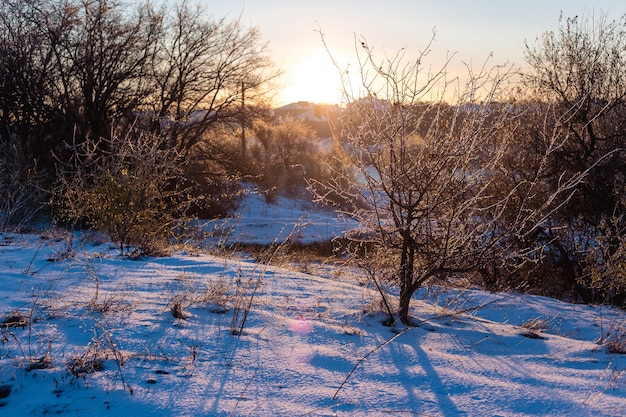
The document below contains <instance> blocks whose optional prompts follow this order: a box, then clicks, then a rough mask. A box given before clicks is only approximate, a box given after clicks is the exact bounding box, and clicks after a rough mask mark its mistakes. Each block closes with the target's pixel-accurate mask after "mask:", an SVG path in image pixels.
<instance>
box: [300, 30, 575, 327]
mask: <svg viewBox="0 0 626 417" xmlns="http://www.w3.org/2000/svg"><path fill="white" fill-rule="evenodd" d="M358 45H360V50H361V51H362V52H361V54H359V56H358V57H359V63H360V68H359V69H360V74H361V80H360V81H361V85H362V86H363V89H364V94H362V95H360V96H355V95H354V94H352V92H351V89H350V85H349V83H348V82H347V81H346V82H345V83H344V96H345V99H346V108H345V111H344V112H343V115H342V118H341V121H340V129H339V133H338V135H337V137H336V138H335V139H336V140H337V141H338V142H340V143H341V144H342V146H341V147H338V148H337V150H338V151H339V155H338V159H340V161H341V162H340V163H334V164H330V167H329V169H334V175H333V179H332V181H330V182H326V183H322V182H319V181H314V182H312V186H313V189H314V190H315V192H316V195H317V196H318V198H319V199H320V200H322V201H329V200H332V201H340V202H341V204H342V207H343V210H344V211H345V213H346V214H347V215H349V216H352V217H353V218H355V219H356V220H357V221H358V223H359V224H360V225H361V229H360V230H359V231H358V232H357V233H353V234H352V235H350V236H348V239H349V240H351V241H352V243H353V244H354V243H356V244H357V246H358V247H359V252H357V253H356V255H357V256H361V257H362V258H367V257H368V251H369V250H370V248H375V249H376V252H377V258H380V251H381V250H384V251H386V253H387V255H386V258H387V259H395V260H396V263H395V265H396V268H395V269H396V271H395V272H394V278H395V279H393V280H394V281H396V282H397V283H398V286H399V290H400V291H399V305H398V312H397V316H398V319H399V320H400V321H401V322H402V323H404V324H407V325H408V324H410V323H411V319H410V317H409V307H410V301H411V298H412V296H413V294H414V293H415V292H416V291H417V290H418V289H419V288H421V287H422V286H423V285H425V284H427V283H429V282H433V281H435V280H438V279H446V278H450V277H454V276H460V275H467V274H478V273H479V272H480V271H481V270H483V269H485V268H486V267H487V266H489V267H492V266H493V265H497V267H500V266H502V265H503V264H505V263H509V262H510V263H513V264H516V265H519V264H521V263H523V262H524V261H526V260H529V259H532V256H530V254H529V253H527V252H520V251H518V250H517V248H516V247H515V245H513V244H512V243H513V242H514V241H515V240H516V239H519V238H520V237H523V236H525V235H527V234H528V233H531V232H532V230H534V229H536V228H537V226H538V225H539V224H541V222H542V221H543V220H544V219H545V218H544V214H545V213H546V212H547V211H548V210H551V209H554V208H555V203H556V202H557V200H556V199H555V198H553V196H552V194H551V195H550V196H548V197H547V199H546V200H545V201H544V202H543V203H542V204H539V205H538V206H531V205H528V204H526V203H525V201H526V200H527V199H528V198H529V197H532V196H533V195H534V194H535V193H536V191H537V189H538V187H539V184H538V183H536V182H535V181H534V180H528V179H524V180H522V181H520V182H514V181H508V180H507V175H509V172H508V171H506V169H505V168H504V166H503V161H504V160H505V158H504V157H505V155H507V152H509V151H510V149H511V144H512V143H514V140H515V138H516V130H517V128H518V127H519V126H518V122H517V116H518V114H517V113H516V108H515V107H514V106H509V105H506V104H503V103H502V102H500V101H499V99H500V98H501V93H503V91H506V90H505V87H506V85H507V84H506V81H507V80H508V78H509V77H510V76H511V75H512V70H511V68H510V67H497V66H496V67H493V68H488V67H487V66H485V67H483V68H482V69H481V70H480V71H478V72H473V71H472V70H471V68H468V74H467V78H466V79H465V80H464V82H463V83H461V80H458V79H456V80H449V79H448V78H447V63H446V64H444V65H443V66H442V68H441V69H440V70H439V71H436V72H425V71H424V70H423V67H422V62H423V60H424V58H425V57H426V53H421V54H420V55H418V57H417V58H416V59H414V60H412V61H408V63H407V61H406V60H405V59H404V58H405V57H404V52H400V53H398V54H397V55H395V56H392V57H391V58H385V59H383V60H381V61H380V62H379V61H377V60H376V58H375V56H374V54H373V51H372V49H371V48H370V47H369V46H368V45H367V44H366V43H365V42H364V41H363V42H359V43H358ZM429 47H430V46H429ZM428 49H429V48H426V50H428ZM459 85H460V87H459ZM543 166H544V164H541V163H539V164H537V166H536V169H537V170H542V169H543ZM535 178H538V176H537V175H536V176H535ZM579 179H580V177H579V176H572V177H570V178H568V179H567V180H565V179H564V180H563V182H562V184H561V185H560V186H559V187H558V190H557V191H555V192H554V193H555V194H564V193H565V194H566V191H568V190H571V187H572V184H574V183H576V182H577V181H579ZM557 205H558V204H557Z"/></svg>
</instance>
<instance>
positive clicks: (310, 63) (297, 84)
mask: <svg viewBox="0 0 626 417" xmlns="http://www.w3.org/2000/svg"><path fill="white" fill-rule="evenodd" d="M283 82H284V84H285V87H284V88H283V90H282V91H281V92H280V93H279V95H278V102H279V103H280V104H289V103H294V102H297V101H309V102H312V103H325V104H338V103H340V101H341V76H340V72H339V70H338V69H337V68H336V67H335V66H334V64H333V63H332V60H331V58H330V57H329V56H328V53H327V52H326V51H325V50H322V51H318V52H316V53H314V54H313V55H310V56H309V57H307V58H306V59H304V60H302V61H300V62H297V63H295V64H294V65H292V66H291V67H290V68H288V69H287V70H286V71H285V75H284V81H283Z"/></svg>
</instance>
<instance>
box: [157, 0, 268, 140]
mask: <svg viewBox="0 0 626 417" xmlns="http://www.w3.org/2000/svg"><path fill="white" fill-rule="evenodd" d="M270 68H271V61H270V59H269V56H268V53H267V50H266V46H265V45H264V44H263V43H261V34H260V32H259V30H258V29H257V28H245V27H243V26H242V24H241V23H240V22H239V21H237V20H234V21H228V20H226V19H225V18H222V19H216V20H214V19H211V18H207V17H206V11H205V10H203V9H202V8H201V7H200V6H196V8H192V7H191V6H190V5H189V3H188V2H187V1H183V2H181V3H180V4H178V5H177V6H175V9H174V11H173V13H171V14H170V13H168V14H167V18H166V19H165V20H164V27H163V34H162V36H161V38H160V41H159V45H158V53H157V54H156V55H155V56H154V60H153V61H152V74H153V77H154V79H153V82H154V86H153V92H152V94H151V96H149V97H148V100H147V101H146V109H148V110H149V112H150V114H151V115H152V116H153V117H154V119H153V126H154V128H155V130H157V131H163V132H164V133H165V134H167V136H168V137H169V140H170V141H171V144H172V146H175V147H176V148H178V149H179V150H181V151H182V150H185V151H187V150H190V149H192V148H193V147H194V146H195V145H196V144H198V143H199V142H201V141H202V140H204V139H205V138H206V134H207V132H208V131H209V130H210V129H211V128H213V127H215V126H216V125H217V124H218V123H221V124H224V123H226V124H236V125H241V123H242V122H245V121H246V120H248V119H251V118H252V117H251V115H249V114H245V113H246V112H252V113H253V112H254V110H255V109H258V108H259V107H258V106H256V107H255V106H253V104H256V105H258V104H259V103H262V102H263V101H264V100H265V97H266V96H267V91H268V87H269V85H270V82H271V81H272V80H273V79H274V78H275V77H276V76H277V75H278V73H277V72H276V71H272V70H271V69H270ZM244 97H245V100H244ZM245 104H248V106H245V107H244V105H245ZM242 112H243V113H244V114H242ZM246 123H251V122H250V121H248V122H246Z"/></svg>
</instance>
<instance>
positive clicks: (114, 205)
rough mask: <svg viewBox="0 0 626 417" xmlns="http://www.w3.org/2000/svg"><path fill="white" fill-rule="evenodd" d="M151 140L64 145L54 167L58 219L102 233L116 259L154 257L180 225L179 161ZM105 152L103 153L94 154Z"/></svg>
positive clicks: (185, 203)
mask: <svg viewBox="0 0 626 417" xmlns="http://www.w3.org/2000/svg"><path fill="white" fill-rule="evenodd" d="M163 145H164V142H163V139H162V138H160V137H158V136H156V135H149V134H144V133H140V134H135V133H130V134H127V135H125V136H124V137H119V136H115V135H114V137H113V138H112V139H110V140H105V139H100V140H98V141H94V140H87V141H85V142H83V143H82V144H79V145H73V146H70V148H71V151H72V153H73V157H72V159H71V160H70V161H69V162H68V163H64V164H61V165H60V168H59V170H60V172H59V174H58V176H59V181H60V184H59V188H58V191H57V193H56V197H57V208H58V215H59V216H60V217H61V219H62V220H64V221H67V222H70V223H72V224H79V225H84V226H87V227H92V228H95V229H98V230H101V231H103V232H106V233H107V234H108V235H109V237H110V238H111V240H112V241H113V242H115V243H116V244H117V245H118V247H119V250H120V253H121V254H122V255H131V256H140V255H154V254H160V253H161V252H162V251H163V250H164V249H165V247H166V244H167V243H168V240H170V239H171V238H173V237H174V236H175V232H176V230H177V229H178V228H179V226H181V224H182V222H183V221H184V217H185V214H186V213H187V210H188V208H189V206H190V204H191V199H190V197H189V192H190V191H191V190H190V188H184V189H181V187H180V186H179V184H180V183H181V179H182V176H183V166H182V162H181V161H183V159H181V158H180V157H179V155H178V154H177V153H176V152H175V151H173V150H171V149H164V146H163ZM100 149H106V151H100Z"/></svg>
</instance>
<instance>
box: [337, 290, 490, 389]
mask: <svg viewBox="0 0 626 417" xmlns="http://www.w3.org/2000/svg"><path fill="white" fill-rule="evenodd" d="M498 301H500V299H498V300H492V301H489V302H487V303H484V304H481V305H478V306H475V307H468V308H466V309H463V310H458V311H454V312H451V313H448V314H441V315H438V316H436V317H433V318H429V319H423V320H420V321H418V322H416V323H414V325H413V326H412V327H407V328H406V329H404V330H402V331H401V332H399V333H397V334H395V335H393V337H391V338H389V339H387V340H385V341H384V342H383V343H381V344H379V345H378V346H376V347H375V348H374V349H372V350H370V351H369V352H367V354H366V355H365V356H363V357H362V358H361V359H359V360H358V361H357V363H356V364H355V365H354V367H353V368H352V370H351V371H350V372H349V373H348V375H347V376H346V378H345V379H344V380H343V382H342V383H341V385H339V388H337V391H335V394H334V395H333V397H332V398H333V400H336V399H337V396H338V395H339V392H340V391H341V390H342V388H343V386H344V385H345V384H346V383H347V382H348V380H349V379H350V377H351V376H352V374H353V373H354V372H355V371H356V369H357V368H358V367H359V365H361V364H362V363H363V362H365V360H366V359H367V358H368V357H369V356H370V355H372V354H373V353H376V352H377V351H379V350H380V349H381V348H383V347H384V346H387V345H388V344H389V343H391V342H393V341H394V340H396V339H397V338H398V337H400V336H402V335H403V334H405V333H407V332H408V331H409V330H413V329H415V328H416V327H418V326H420V325H422V324H424V323H428V322H429V321H431V320H433V319H435V318H437V319H441V318H444V317H453V316H456V315H459V314H465V313H468V312H470V311H475V310H480V309H482V308H485V307H487V306H488V305H490V304H494V303H496V302H498Z"/></svg>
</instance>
